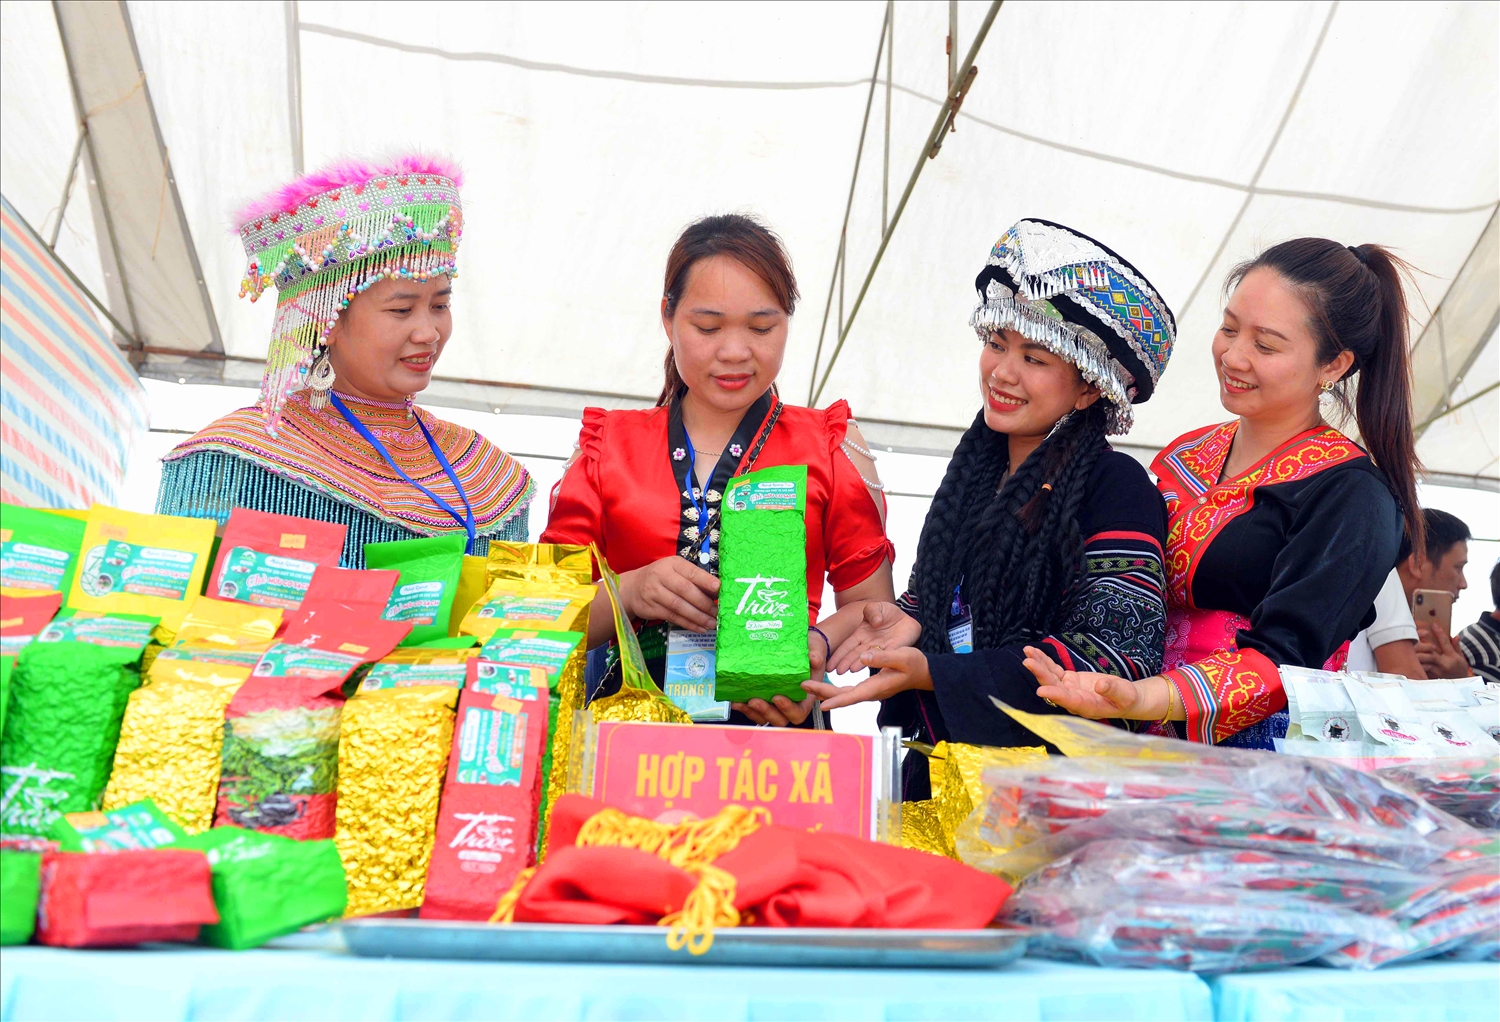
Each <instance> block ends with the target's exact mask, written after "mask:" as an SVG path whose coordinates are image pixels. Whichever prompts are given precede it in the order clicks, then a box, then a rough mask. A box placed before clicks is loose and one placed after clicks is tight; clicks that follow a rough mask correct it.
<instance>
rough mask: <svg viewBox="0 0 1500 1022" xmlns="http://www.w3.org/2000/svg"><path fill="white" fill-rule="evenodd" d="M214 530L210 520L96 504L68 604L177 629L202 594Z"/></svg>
mask: <svg viewBox="0 0 1500 1022" xmlns="http://www.w3.org/2000/svg"><path fill="white" fill-rule="evenodd" d="M214 528H215V525H214V521H213V519H211V518H179V517H175V516H172V515H140V514H135V513H133V512H130V511H121V510H120V509H119V508H114V507H105V506H104V505H103V504H95V505H94V506H93V507H91V508H90V509H89V517H88V523H87V524H86V525H85V526H84V530H83V544H82V546H81V548H80V556H79V565H78V572H77V574H76V575H75V576H74V578H73V586H72V588H71V590H70V591H69V593H68V598H67V605H68V606H69V607H72V608H73V609H74V610H93V611H98V612H100V613H105V614H108V613H123V614H144V615H148V616H151V617H158V618H161V619H162V620H163V621H165V622H168V626H167V628H166V629H165V630H166V631H175V630H176V628H175V623H177V622H180V621H181V620H182V617H183V616H184V614H185V613H186V611H187V607H188V604H189V603H191V602H192V601H193V599H194V598H195V597H197V596H198V595H199V594H200V593H201V592H202V591H203V577H204V575H206V574H207V573H208V568H209V563H208V562H209V554H210V552H211V551H212V550H213V545H214Z"/></svg>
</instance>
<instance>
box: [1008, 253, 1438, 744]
mask: <svg viewBox="0 0 1500 1022" xmlns="http://www.w3.org/2000/svg"><path fill="white" fill-rule="evenodd" d="M1404 269H1405V267H1404V264H1402V263H1401V262H1400V261H1399V260H1397V259H1396V258H1395V257H1394V256H1392V255H1391V254H1390V253H1389V252H1388V251H1386V250H1385V249H1384V248H1382V247H1380V246H1379V245H1358V246H1354V245H1343V244H1340V243H1339V242H1337V241H1330V240H1328V239H1327V238H1298V239H1296V240H1293V241H1287V242H1283V243H1281V244H1279V245H1276V246H1273V247H1272V248H1269V249H1267V250H1266V251H1265V252H1263V253H1261V254H1260V255H1259V256H1257V257H1256V258H1254V259H1252V260H1250V261H1249V262H1247V263H1244V264H1242V265H1240V266H1238V267H1236V268H1235V270H1234V271H1233V272H1232V273H1231V274H1230V276H1229V282H1228V283H1229V285H1230V287H1232V289H1233V290H1232V291H1231V293H1230V294H1229V300H1228V302H1227V304H1226V305H1225V307H1224V314H1223V319H1222V321H1221V323H1220V325H1219V329H1218V331H1217V332H1216V333H1215V334H1214V341H1213V356H1214V367H1215V369H1216V370H1217V372H1218V377H1219V401H1220V402H1221V403H1222V404H1223V405H1224V408H1225V409H1226V410H1227V411H1229V412H1231V413H1232V414H1234V415H1235V416H1236V418H1234V419H1231V420H1230V421H1228V422H1224V423H1220V424H1218V425H1215V426H1205V427H1202V428H1200V429H1196V430H1193V431H1192V432H1191V433H1187V434H1185V435H1183V436H1181V437H1178V438H1177V439H1176V440H1174V441H1172V443H1170V444H1168V445H1167V447H1166V449H1165V450H1163V451H1162V452H1161V454H1160V455H1158V456H1157V458H1156V460H1155V462H1153V464H1152V468H1153V469H1154V471H1155V472H1156V475H1157V478H1158V480H1159V485H1160V487H1161V492H1162V495H1163V496H1164V497H1165V498H1166V501H1167V508H1168V510H1169V511H1170V513H1171V526H1170V530H1169V533H1168V538H1167V581H1168V595H1169V600H1170V605H1171V616H1170V618H1169V625H1168V629H1167V648H1166V660H1165V667H1166V670H1165V671H1164V672H1162V673H1161V674H1160V675H1154V676H1152V677H1149V678H1144V679H1139V680H1125V679H1123V678H1115V677H1108V676H1105V675H1101V674H1097V673H1092V672H1089V671H1079V670H1077V669H1076V666H1075V665H1071V664H1067V663H1060V662H1058V661H1057V659H1056V658H1055V657H1052V656H1049V655H1048V654H1047V653H1046V652H1045V651H1043V650H1041V649H1036V648H1032V649H1028V651H1027V652H1028V654H1029V657H1028V665H1029V666H1030V667H1031V669H1032V670H1033V671H1035V672H1036V675H1037V678H1038V679H1039V680H1040V681H1041V682H1042V687H1041V688H1039V689H1038V690H1037V691H1038V693H1039V694H1040V695H1041V696H1043V697H1044V698H1048V699H1051V700H1053V701H1054V702H1056V703H1058V704H1059V705H1061V706H1065V707H1067V708H1068V709H1069V710H1071V711H1072V712H1074V713H1077V714H1081V715H1083V716H1087V717H1116V718H1118V717H1123V718H1131V719H1135V720H1155V721H1161V722H1163V723H1162V725H1161V727H1160V728H1158V729H1157V730H1159V731H1161V732H1162V733H1167V734H1173V735H1177V736H1179V737H1184V738H1188V739H1191V740H1192V741H1197V742H1214V743H1218V744H1221V745H1237V746H1244V747H1249V748H1262V749H1269V748H1273V747H1274V743H1275V740H1276V739H1277V738H1280V737H1283V736H1284V735H1285V734H1286V730H1287V725H1288V720H1287V713H1286V693H1285V691H1284V690H1283V688H1282V685H1281V676H1280V671H1279V668H1280V667H1281V666H1283V665H1291V666H1295V667H1314V668H1316V667H1328V668H1329V669H1333V670H1337V669H1339V668H1340V667H1341V666H1342V665H1343V662H1344V659H1345V657H1346V655H1347V652H1348V646H1349V640H1350V639H1352V638H1354V636H1355V635H1356V634H1357V633H1358V632H1359V631H1360V629H1361V628H1364V627H1366V626H1368V625H1369V623H1370V621H1372V620H1374V616H1375V609H1374V606H1373V604H1374V602H1375V597H1376V595H1377V594H1379V592H1380V588H1381V586H1382V585H1384V583H1385V578H1386V575H1387V574H1388V573H1389V572H1390V570H1391V568H1392V566H1393V565H1394V564H1395V563H1396V557H1397V554H1398V551H1399V549H1400V546H1401V537H1402V531H1403V525H1404V528H1405V532H1406V535H1407V536H1409V537H1411V545H1412V548H1413V549H1422V535H1423V522H1422V515H1421V512H1420V510H1419V509H1418V507H1417V495H1416V474H1417V470H1418V463H1417V457H1416V451H1415V439H1414V437H1413V433H1412V410H1411V367H1410V362H1409V358H1408V348H1407V318H1406V296H1405V293H1404V291H1403V289H1402V284H1401V275H1402V272H1403V270H1404ZM1351 392H1352V394H1353V398H1352V401H1351V400H1350V397H1349V395H1350V393H1351ZM1324 400H1327V401H1328V402H1329V405H1330V407H1329V410H1330V411H1331V410H1332V405H1333V404H1335V403H1337V404H1339V405H1342V406H1343V408H1344V409H1346V410H1347V409H1348V408H1349V407H1350V406H1351V404H1352V406H1353V409H1354V411H1355V417H1356V420H1357V422H1358V425H1359V435H1360V438H1361V443H1362V444H1363V445H1364V446H1361V445H1360V444H1357V443H1355V442H1354V441H1353V440H1351V439H1349V437H1347V436H1345V435H1344V434H1343V433H1342V432H1340V431H1339V430H1338V429H1336V428H1334V427H1333V426H1331V425H1329V423H1328V422H1327V421H1326V420H1325V418H1324V414H1323V412H1324V405H1323V401H1324Z"/></svg>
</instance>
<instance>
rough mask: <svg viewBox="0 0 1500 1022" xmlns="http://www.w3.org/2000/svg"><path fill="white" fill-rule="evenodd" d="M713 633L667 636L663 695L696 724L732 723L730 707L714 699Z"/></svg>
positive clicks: (670, 633) (673, 632)
mask: <svg viewBox="0 0 1500 1022" xmlns="http://www.w3.org/2000/svg"><path fill="white" fill-rule="evenodd" d="M714 635H715V633H713V632H689V631H687V630H686V629H682V628H673V629H671V630H670V631H668V632H667V672H666V675H665V676H664V678H663V680H662V686H661V687H662V691H663V692H665V693H666V694H667V698H668V699H670V700H672V702H673V703H675V704H676V705H677V708H678V709H680V710H682V711H683V712H684V713H686V714H687V715H688V716H689V717H691V718H692V719H693V720H696V721H703V722H705V723H707V722H711V721H712V722H722V721H726V720H728V719H729V704H728V703H727V702H726V703H721V702H718V701H717V700H715V699H714V677H715V674H714Z"/></svg>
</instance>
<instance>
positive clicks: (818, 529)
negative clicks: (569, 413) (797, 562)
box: [542, 401, 895, 622]
mask: <svg viewBox="0 0 1500 1022" xmlns="http://www.w3.org/2000/svg"><path fill="white" fill-rule="evenodd" d="M669 417H670V411H669V409H667V408H652V409H649V410H640V409H627V410H618V411H605V410H604V409H602V408H586V409H584V412H583V428H582V429H581V430H580V431H579V434H578V456H577V457H576V458H575V459H574V461H573V463H572V465H571V466H570V467H569V468H568V470H567V472H566V473H565V474H564V475H563V477H562V479H561V480H560V481H559V482H558V484H557V486H556V487H554V488H553V490H552V510H551V514H550V515H549V516H548V518H547V528H546V530H545V531H544V532H543V533H542V542H544V543H578V544H587V543H597V544H598V545H599V549H600V550H601V551H602V552H603V553H604V557H605V559H606V560H608V561H609V566H610V568H611V569H612V570H614V571H616V572H626V571H633V570H635V569H636V568H640V567H643V566H645V565H647V564H650V563H651V562H652V561H656V560H660V559H661V558H663V557H672V556H674V555H676V554H677V552H678V542H679V537H680V530H681V527H682V517H681V510H680V509H681V507H682V498H681V497H680V494H679V491H678V487H677V478H676V475H675V474H674V471H673V468H674V463H673V460H672V454H673V452H672V450H671V449H669V446H670V445H669V443H668V423H669ZM851 418H852V416H851V414H850V412H849V405H848V403H847V402H845V401H835V402H834V403H833V404H832V405H831V406H829V407H828V408H826V409H821V410H820V409H815V408H799V407H796V406H793V405H784V406H782V412H781V416H780V418H779V420H778V421H777V422H776V424H775V426H774V427H773V428H772V430H771V434H770V436H769V437H768V438H767V439H766V442H765V446H764V447H763V448H762V450H761V452H760V456H759V457H758V458H757V460H756V462H755V468H757V469H759V468H769V467H770V466H772V465H806V466H807V596H808V612H809V614H810V616H811V619H812V621H814V622H816V621H817V619H818V609H819V607H820V605H821V603H822V596H823V580H824V577H825V575H826V577H827V579H828V581H829V582H830V583H831V584H832V586H833V588H834V590H835V591H842V590H845V589H848V588H850V587H852V586H856V585H858V584H859V583H861V582H863V581H864V580H865V579H867V578H869V577H870V576H871V575H872V574H874V573H875V569H876V568H878V567H880V562H881V561H883V560H885V559H886V558H891V559H893V560H894V556H895V547H894V546H892V544H891V542H890V540H888V539H887V538H886V535H885V527H884V525H883V524H882V523H881V517H882V511H883V510H884V509H883V508H880V507H877V506H876V504H875V501H874V500H872V499H871V498H872V496H875V497H877V498H878V499H880V500H882V501H883V500H884V499H885V498H884V496H883V495H877V494H872V493H871V491H870V489H869V488H868V487H867V486H866V485H865V483H864V480H863V479H861V478H860V476H859V473H858V471H856V469H855V468H854V465H853V463H852V462H850V460H849V458H848V456H847V455H846V454H845V453H844V452H843V451H842V450H841V449H840V448H839V445H840V444H841V443H843V440H844V434H845V432H846V430H847V428H848V423H849V420H850V419H851ZM747 446H748V445H747ZM749 453H750V452H749V451H748V450H747V451H745V457H746V458H748V456H749ZM741 460H742V463H743V460H744V459H743V458H742V459H741Z"/></svg>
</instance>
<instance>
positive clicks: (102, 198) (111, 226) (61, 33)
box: [28, 0, 143, 370]
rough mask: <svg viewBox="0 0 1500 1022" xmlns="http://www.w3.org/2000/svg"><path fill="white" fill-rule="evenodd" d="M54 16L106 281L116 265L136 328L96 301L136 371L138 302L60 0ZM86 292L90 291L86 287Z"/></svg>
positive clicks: (55, 3) (55, 1)
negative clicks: (100, 231) (95, 202)
mask: <svg viewBox="0 0 1500 1022" xmlns="http://www.w3.org/2000/svg"><path fill="white" fill-rule="evenodd" d="M52 17H53V18H54V19H55V20H56V22H57V36H58V40H59V41H60V42H61V43H62V50H63V60H64V63H66V64H67V67H68V87H69V90H70V91H71V92H72V94H73V112H74V115H75V116H76V117H77V118H78V123H79V124H81V125H83V132H82V137H83V142H84V145H85V146H86V147H87V149H88V159H89V170H88V172H89V173H90V174H91V175H92V176H93V181H92V182H91V184H93V186H94V190H95V192H96V193H97V195H98V198H99V213H100V218H101V219H102V220H103V221H104V233H105V234H106V235H107V236H108V237H107V240H108V242H109V258H108V260H104V259H103V257H104V253H103V252H101V253H100V258H101V261H105V262H106V263H107V265H106V266H105V267H104V272H105V277H106V283H107V281H108V275H109V271H110V269H111V267H113V269H114V272H115V276H116V278H117V279H118V280H119V288H120V297H121V300H122V301H123V302H124V303H125V317H126V318H127V319H128V320H129V321H130V325H131V326H132V327H133V328H134V329H130V330H124V329H122V327H121V324H120V321H119V320H118V319H116V318H115V316H114V313H112V312H110V311H108V310H107V309H105V307H104V306H103V305H102V304H100V302H99V300H98V299H97V298H95V299H94V304H95V305H98V306H99V308H100V309H101V310H104V314H105V315H106V316H108V317H109V321H110V322H111V323H112V324H114V326H115V329H117V330H120V331H121V333H122V334H123V335H124V336H125V338H126V339H127V340H129V341H130V342H131V352H130V355H131V358H130V363H131V365H133V366H135V368H136V369H137V370H139V369H140V363H141V362H142V361H143V356H142V355H141V339H140V335H139V333H138V331H139V329H140V327H139V325H138V324H137V323H136V318H135V302H134V301H132V300H131V297H130V284H129V282H128V281H127V279H126V276H125V265H124V263H123V262H122V261H121V259H120V246H119V243H118V242H117V241H116V240H115V218H114V216H113V214H112V213H111V212H110V209H109V197H108V196H107V195H106V194H105V188H104V185H103V184H102V183H101V182H100V181H99V161H98V159H97V157H96V156H95V155H94V136H93V133H92V132H90V131H89V130H88V123H89V112H88V110H87V109H86V108H85V107H84V105H83V96H82V95H81V94H80V93H79V91H78V74H77V72H76V70H75V69H74V66H73V64H74V54H73V46H72V43H71V41H70V40H69V38H68V32H67V29H66V28H65V26H64V25H63V17H62V12H61V10H60V3H59V0H53V2H52ZM28 226H29V225H28ZM58 262H59V263H61V264H62V265H63V268H64V269H67V264H66V263H62V260H61V259H59V260H58ZM68 276H69V277H71V278H72V280H73V282H74V283H76V284H78V285H79V286H80V287H82V282H81V281H79V280H78V277H77V276H76V275H74V273H73V271H72V270H71V269H68ZM85 293H88V291H87V289H86V288H85ZM89 297H91V298H92V297H93V295H92V294H90V295H89Z"/></svg>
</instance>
